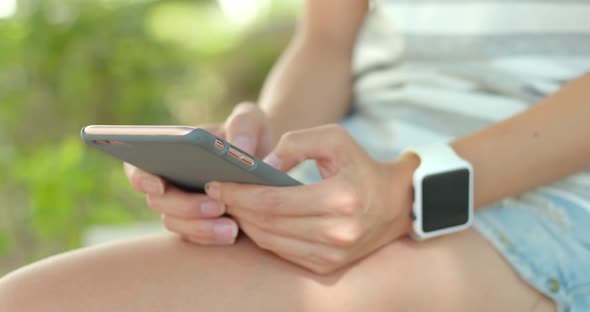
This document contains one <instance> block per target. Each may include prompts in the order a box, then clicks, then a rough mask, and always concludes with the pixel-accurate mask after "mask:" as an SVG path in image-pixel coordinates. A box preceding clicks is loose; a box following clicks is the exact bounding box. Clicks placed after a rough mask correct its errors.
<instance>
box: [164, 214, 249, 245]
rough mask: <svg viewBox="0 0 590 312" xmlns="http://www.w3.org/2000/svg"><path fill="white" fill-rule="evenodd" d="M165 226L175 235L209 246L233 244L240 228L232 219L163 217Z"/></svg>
mask: <svg viewBox="0 0 590 312" xmlns="http://www.w3.org/2000/svg"><path fill="white" fill-rule="evenodd" d="M162 223H163V224H164V226H165V227H166V228H167V229H168V230H169V231H172V232H174V233H177V234H179V235H181V236H183V237H187V238H190V240H191V241H193V242H198V243H200V244H207V245H228V244H233V243H234V242H235V241H236V237H237V236H238V226H237V224H236V222H235V221H234V220H232V219H230V218H225V217H224V218H218V219H192V220H187V219H181V218H175V217H172V216H168V215H162Z"/></svg>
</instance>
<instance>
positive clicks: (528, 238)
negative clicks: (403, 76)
mask: <svg viewBox="0 0 590 312" xmlns="http://www.w3.org/2000/svg"><path fill="white" fill-rule="evenodd" d="M343 126H344V127H345V128H347V129H348V131H349V132H350V133H351V135H352V136H353V137H354V138H355V139H356V141H357V142H359V143H360V144H361V145H362V146H363V147H364V148H365V149H366V150H367V151H368V152H369V154H371V155H372V156H373V158H376V159H381V160H387V159H389V160H391V159H395V158H396V157H397V156H398V155H399V150H400V147H398V148H397V149H395V148H388V147H387V145H383V144H373V143H374V142H373V143H372V142H371V140H370V139H368V138H373V139H374V138H376V137H377V138H378V135H377V134H376V133H377V132H375V131H374V129H372V128H371V125H369V124H368V123H366V122H362V121H361V122H359V120H355V119H354V118H351V119H349V120H347V121H345V122H344V123H343ZM382 139H383V138H381V139H379V138H378V139H377V141H378V142H383V140H382ZM402 148H403V147H402ZM292 175H293V176H294V177H295V178H297V179H300V181H302V182H306V183H309V182H313V181H318V180H319V179H320V177H319V173H317V170H316V169H315V166H313V163H311V162H309V163H304V164H302V165H301V166H300V167H299V168H296V169H295V170H294V171H293V172H292ZM589 203H590V189H589V190H588V192H587V196H586V198H585V199H581V200H580V198H579V197H575V196H569V195H568V194H567V192H560V191H557V190H554V189H552V188H551V187H545V188H539V189H538V190H535V191H533V192H529V193H525V194H523V195H520V196H515V197H510V198H507V199H504V200H502V201H500V202H497V203H496V204H493V205H490V206H488V207H484V208H481V209H478V211H477V212H476V214H475V223H474V227H475V229H476V230H477V231H479V232H480V233H481V234H482V235H483V237H484V238H486V239H487V240H488V241H489V242H490V243H491V244H492V245H493V246H494V247H495V248H496V249H497V251H498V252H499V253H500V254H501V255H502V256H503V257H504V258H505V259H506V260H507V261H508V262H509V263H510V264H511V266H512V267H513V269H514V270H515V271H516V272H517V273H518V274H519V275H520V277H521V278H522V279H523V280H524V281H526V282H527V283H529V284H530V285H531V286H532V287H534V288H535V289H537V290H538V291H540V292H541V293H543V294H545V295H546V296H547V297H548V298H551V299H552V300H553V301H554V302H555V303H556V304H557V306H558V310H559V311H568V312H581V311H590V204H589ZM482 269H484V268H482Z"/></svg>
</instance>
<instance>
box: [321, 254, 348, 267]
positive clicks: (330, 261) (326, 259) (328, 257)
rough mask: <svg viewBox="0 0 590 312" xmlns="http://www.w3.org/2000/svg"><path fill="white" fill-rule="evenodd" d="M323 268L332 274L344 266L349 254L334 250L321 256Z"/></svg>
mask: <svg viewBox="0 0 590 312" xmlns="http://www.w3.org/2000/svg"><path fill="white" fill-rule="evenodd" d="M320 259H321V261H322V267H323V268H324V269H325V270H326V271H327V272H331V271H334V270H335V269H337V268H339V267H341V266H343V265H344V264H345V263H346V260H347V259H348V254H347V253H346V251H344V250H333V251H330V252H329V253H325V254H323V255H321V256H320Z"/></svg>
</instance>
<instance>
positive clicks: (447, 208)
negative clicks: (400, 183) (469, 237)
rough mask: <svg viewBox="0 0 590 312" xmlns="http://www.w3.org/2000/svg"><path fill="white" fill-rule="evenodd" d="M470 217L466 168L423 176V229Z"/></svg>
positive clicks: (456, 224) (452, 223) (448, 225)
mask: <svg viewBox="0 0 590 312" xmlns="http://www.w3.org/2000/svg"><path fill="white" fill-rule="evenodd" d="M468 219H469V170H468V169H458V170H454V171H448V172H443V173H438V174H433V175H429V176H426V177H424V179H423V180H422V231H424V232H432V231H436V230H441V229H445V228H449V227H453V226H458V225H463V224H465V223H467V221H468Z"/></svg>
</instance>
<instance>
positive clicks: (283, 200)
mask: <svg viewBox="0 0 590 312" xmlns="http://www.w3.org/2000/svg"><path fill="white" fill-rule="evenodd" d="M333 8H339V10H334V9H333ZM366 10H367V3H366V2H365V1H341V0H323V1H312V0H309V1H307V6H306V10H305V13H304V14H303V18H302V22H301V23H300V25H299V27H298V31H297V34H296V36H295V38H294V39H293V41H292V43H291V45H290V46H289V48H288V49H287V51H286V52H285V54H284V55H283V57H282V58H281V60H279V62H278V63H277V65H276V66H275V68H274V70H273V72H272V73H271V75H270V76H269V80H268V82H267V84H266V86H265V88H264V90H263V93H262V98H261V101H260V106H255V105H253V104H247V103H246V104H241V105H238V106H237V108H236V110H235V111H234V113H233V114H232V115H231V116H230V117H229V118H228V120H227V121H226V122H225V123H224V124H223V125H219V126H214V127H211V128H209V129H210V130H211V131H212V132H215V133H216V134H218V135H220V136H223V137H225V138H226V139H228V140H229V141H230V142H234V143H235V144H236V145H238V146H240V147H241V148H243V149H244V150H246V151H247V152H250V153H253V154H255V155H256V156H258V157H265V160H266V161H267V162H268V163H270V164H271V165H273V166H275V167H277V168H279V169H280V170H284V171H285V170H288V169H290V168H292V167H293V166H294V165H296V164H297V163H299V162H301V161H302V160H305V159H312V160H315V161H316V162H317V163H318V166H319V168H320V171H321V174H322V176H323V177H324V179H323V180H322V181H321V182H318V183H316V184H313V185H309V186H301V187H292V188H275V187H267V186H251V185H237V184H231V183H218V182H215V183H211V184H209V185H208V187H207V195H201V194H188V193H183V192H181V191H179V190H177V189H174V188H173V187H171V186H170V185H166V184H165V183H163V181H162V180H161V179H159V178H157V177H154V176H151V175H149V174H147V173H145V172H142V171H141V170H139V169H137V168H134V167H132V166H129V165H126V167H125V171H126V173H127V175H128V177H129V179H130V181H131V184H132V185H133V186H134V187H135V188H137V189H138V190H139V191H141V192H144V193H145V194H146V197H147V201H148V204H149V206H150V207H152V208H153V209H154V210H155V211H157V212H159V213H161V214H162V215H163V223H164V225H165V226H166V227H167V228H168V229H169V230H170V231H172V232H175V233H177V234H179V235H180V237H182V238H183V239H184V241H190V242H192V243H195V244H193V245H191V244H187V243H183V242H182V240H179V239H176V238H175V237H171V236H160V237H151V238H144V239H141V240H136V241H132V242H125V243H120V244H113V245H107V246H103V247H100V248H93V249H88V250H83V251H79V252H75V253H70V254H67V255H64V256H59V257H57V258H53V259H49V260H46V261H43V262H41V263H38V264H35V265H33V266H30V267H26V268H24V269H21V270H19V271H17V272H15V273H13V274H11V275H9V276H7V277H5V278H3V279H2V280H0V310H16V309H17V307H18V310H19V311H35V310H38V309H39V307H44V309H45V310H46V311H51V310H52V309H54V310H59V311H67V309H71V310H76V308H78V309H77V310H80V309H83V310H92V309H96V310H101V311H104V310H121V311H127V310H145V311H159V310H167V311H183V310H186V309H193V308H194V309H196V310H206V311H210V310H219V311H233V310H236V309H239V310H244V311H250V310H256V311H260V310H278V309H281V310H285V309H287V310H288V309H292V310H295V311H301V310H311V311H317V310H327V311H347V310H349V311H358V310H363V309H364V310H366V309H367V307H369V306H370V307H371V310H374V311H390V310H391V309H396V310H402V311H406V310H411V311H422V310H429V311H430V310H432V303H433V302H436V306H437V310H439V311H473V310H477V311H479V310H482V311H552V310H554V309H555V308H554V306H553V304H552V303H551V302H550V301H549V300H548V299H546V298H545V297H544V296H542V295H541V294H540V293H538V292H537V291H536V290H534V289H532V288H531V287H529V286H528V285H527V284H526V283H524V282H523V281H521V280H520V279H519V278H518V276H517V275H516V274H515V273H514V271H512V269H511V267H510V266H509V264H507V263H505V262H504V261H503V260H502V258H501V257H500V256H499V255H498V254H497V253H496V251H495V250H494V249H493V248H492V247H491V246H489V244H488V243H487V242H486V241H485V240H484V239H483V238H482V237H481V236H480V235H479V234H478V233H476V232H475V231H473V230H468V231H464V232H462V233H458V234H454V235H450V236H447V237H443V238H439V239H434V240H430V241H426V242H421V243H417V242H414V241H412V240H409V239H408V238H407V237H406V234H407V233H408V231H409V218H408V215H409V210H410V202H411V176H412V173H413V171H414V170H415V168H416V167H417V166H418V164H419V160H418V159H417V158H416V157H414V156H411V155H407V156H404V157H402V158H400V159H397V160H392V161H390V162H377V161H375V160H373V159H371V158H370V157H368V156H367V154H366V153H365V152H364V151H363V150H362V149H361V148H360V147H359V146H358V144H356V143H355V142H354V141H353V140H352V139H351V138H350V136H348V135H347V134H346V133H345V131H344V130H343V129H341V128H340V127H338V126H335V125H326V124H329V123H331V122H335V121H337V120H339V119H341V118H342V117H343V116H344V114H345V113H346V111H348V109H349V107H348V106H347V105H348V104H347V103H350V92H351V91H350V90H351V89H352V79H351V75H350V72H351V68H350V61H351V55H352V47H353V45H354V42H355V40H356V34H357V32H358V28H359V27H360V25H361V23H362V20H363V18H364V16H365V14H366ZM589 86H590V76H588V75H587V76H584V77H581V78H580V79H578V80H576V81H574V82H572V83H570V84H569V85H567V86H565V87H564V88H563V89H562V90H561V91H559V92H558V93H556V94H555V95H553V96H550V97H548V98H546V99H544V100H542V101H541V102H540V103H538V105H535V106H534V107H533V108H531V109H529V110H527V111H526V112H524V113H522V114H519V115H518V116H515V117H513V118H511V119H508V120H506V121H504V122H501V123H498V124H495V125H492V126H490V127H488V128H486V129H483V130H481V131H479V132H477V133H473V134H471V135H469V136H467V137H464V138H460V139H458V140H456V141H454V142H453V143H452V146H453V147H454V148H455V150H456V151H457V153H458V154H459V155H461V156H462V157H463V158H465V159H467V160H468V161H470V162H471V163H472V164H473V165H474V168H475V172H477V174H476V175H475V204H476V206H477V207H481V206H483V205H485V204H487V203H491V202H494V201H497V200H499V199H502V198H504V197H506V196H510V195H514V194H519V193H522V192H525V191H527V190H530V189H532V188H534V187H536V186H539V185H542V184H546V183H549V182H552V181H556V180H558V179H560V178H562V177H565V176H567V175H569V174H572V173H575V172H577V171H580V170H583V169H584V168H587V167H589V166H590V160H589V159H588V158H587V157H584V155H588V154H590V143H589V142H588V141H587V140H585V136H584V135H575V136H571V135H569V134H570V133H577V134H583V133H588V134H590V124H588V123H587V122H586V121H587V120H588V117H590V106H588V105H587V103H584V102H582V101H580V100H579V99H584V98H588V95H589V94H588V93H590V92H589V91H588V90H590V88H589ZM310 111H313V112H314V114H309V112H310ZM515 146H518V147H519V148H518V149H516V148H514V147H515ZM506 164H510V166H511V167H510V170H505V169H506V168H505V166H506ZM499 166H502V167H501V168H500V167H499ZM226 213H227V214H228V215H229V217H228V216H225V214H226ZM238 229H241V230H242V231H243V232H244V233H245V234H247V236H248V237H240V238H237V235H238ZM232 244H233V245H232ZM204 245H230V246H229V247H219V246H216V247H212V246H204ZM171 259H173V261H174V262H173V263H171V262H170V261H171ZM72 276H76V278H75V279H72V278H71V277H72ZM145 280H151V281H158V282H157V283H145V282H143V281H145ZM48 285H50V286H51V287H48ZM250 289H256V290H260V291H257V292H249V291H246V290H250ZM88 293H92V294H93V295H92V296H88V295H87V294H88ZM30 296H35V298H37V300H34V301H32V300H27V298H29V297H30ZM334 299H338V300H334ZM4 308H6V309H4Z"/></svg>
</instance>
